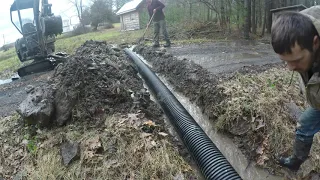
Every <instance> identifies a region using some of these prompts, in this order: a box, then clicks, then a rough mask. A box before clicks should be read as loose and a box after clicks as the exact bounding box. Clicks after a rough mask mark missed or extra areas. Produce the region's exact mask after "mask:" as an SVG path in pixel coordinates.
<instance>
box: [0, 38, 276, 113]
mask: <svg viewBox="0 0 320 180" xmlns="http://www.w3.org/2000/svg"><path fill="white" fill-rule="evenodd" d="M168 52H170V53H171V54H173V55H174V56H177V57H178V58H179V59H183V58H187V59H188V60H192V61H193V62H195V63H197V64H199V65H200V66H202V67H204V68H206V69H208V70H209V71H210V72H212V73H214V74H220V73H222V74H224V75H226V74H228V73H229V72H234V71H235V70H241V71H242V72H244V73H246V72H250V71H252V70H253V69H252V68H243V67H244V66H248V65H263V64H273V63H279V62H280V61H279V59H278V57H276V55H275V54H274V53H273V51H272V49H271V46H270V44H263V43H260V42H256V41H244V40H239V41H236V42H216V43H215V42H212V43H204V44H189V45H177V46H173V47H172V48H170V49H168ZM268 66H272V65H268ZM268 66H263V67H262V69H261V68H256V69H261V70H264V69H266V67H267V68H268ZM261 70H259V71H261ZM51 73H52V72H51ZM49 78H50V73H44V74H37V75H32V76H28V77H24V78H22V79H21V80H18V81H14V82H12V83H9V84H2V85H0V117H5V116H8V115H10V114H12V113H14V112H15V109H16V108H17V107H18V106H17V105H18V104H20V103H21V102H22V100H23V99H24V97H25V96H26V93H25V88H26V86H28V85H34V86H37V85H39V84H41V83H45V82H47V81H48V79H49Z"/></svg>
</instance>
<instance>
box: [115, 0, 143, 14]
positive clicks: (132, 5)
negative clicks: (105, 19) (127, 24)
mask: <svg viewBox="0 0 320 180" xmlns="http://www.w3.org/2000/svg"><path fill="white" fill-rule="evenodd" d="M142 2H143V0H133V1H130V2H128V3H126V4H125V5H123V6H122V7H121V8H120V10H119V11H118V12H117V15H121V14H125V13H129V12H132V11H135V10H137V9H138V7H139V5H140V4H141V3H142Z"/></svg>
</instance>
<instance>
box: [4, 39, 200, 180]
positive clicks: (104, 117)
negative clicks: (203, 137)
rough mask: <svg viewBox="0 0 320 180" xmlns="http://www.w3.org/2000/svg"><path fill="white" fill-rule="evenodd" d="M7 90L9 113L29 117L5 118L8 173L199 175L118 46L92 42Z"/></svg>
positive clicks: (35, 175) (11, 175) (36, 175)
mask: <svg viewBox="0 0 320 180" xmlns="http://www.w3.org/2000/svg"><path fill="white" fill-rule="evenodd" d="M27 83H30V84H28V86H27V87H26V85H27ZM2 89H3V92H4V95H3V97H4V98H8V99H10V97H9V96H6V94H10V93H12V95H13V96H15V97H16V99H15V100H12V101H10V102H9V103H10V105H11V109H10V112H2V115H3V116H5V115H12V114H13V113H14V111H15V110H16V109H18V113H19V114H20V116H21V117H20V116H18V115H15V116H12V117H9V118H3V119H2V118H1V120H0V135H1V136H0V149H1V150H0V179H1V178H5V179H17V178H19V177H21V178H25V177H26V178H28V179H47V177H48V176H51V177H54V178H55V179H61V177H64V178H66V177H69V178H71V179H113V178H115V179H128V178H130V179H132V178H134V179H135V178H137V179H174V178H175V177H183V178H187V179H190V178H191V179H198V178H197V175H196V172H195V171H194V170H192V169H193V168H191V167H190V166H191V165H192V164H193V162H192V160H191V158H190V156H189V155H188V153H186V149H185V148H184V147H183V145H182V144H181V143H180V142H179V141H177V140H176V139H174V138H173V137H172V136H170V135H169V132H168V131H167V128H165V126H166V124H165V122H164V118H163V113H162V111H161V109H160V108H159V107H158V105H157V104H156V103H154V102H153V101H151V99H150V95H149V93H148V92H147V90H146V89H145V88H144V86H143V81H142V80H141V79H140V78H139V76H138V74H137V72H136V71H135V69H134V68H133V67H132V65H131V64H130V61H128V60H127V56H126V55H125V53H124V52H123V51H121V49H119V48H117V47H115V46H112V45H109V44H107V43H106V42H97V41H87V42H86V43H84V44H83V45H82V46H81V47H79V48H78V49H77V51H76V53H75V54H74V55H72V56H70V57H69V58H68V60H67V61H66V62H65V63H64V64H63V65H62V64H60V65H58V67H57V68H56V69H55V70H54V71H53V72H50V73H47V74H42V75H41V76H38V77H36V76H35V75H34V76H30V77H26V78H24V79H22V80H20V81H17V82H14V83H12V84H7V85H3V86H2ZM12 95H11V96H12ZM18 95H19V96H18ZM19 98H21V99H20V100H19ZM5 101H6V100H5V99H3V101H1V103H3V105H4V106H5V105H6V104H5V103H6V102H5ZM21 101H22V103H21V104H20V105H19V107H18V106H17V105H18V104H19V103H20V102H21ZM17 107H18V108H17ZM9 132H13V134H11V133H9ZM58 154H61V157H60V156H59V155H58ZM127 160H128V161H127ZM169 160H170V161H169ZM48 161H49V162H48ZM61 161H62V162H63V165H64V166H61V165H60V163H61ZM52 163H56V164H52ZM69 165H70V166H69ZM75 166H76V168H77V169H74V167H75ZM44 169H47V170H44ZM106 169H109V171H105V170H106ZM111 169H112V170H111ZM43 170H44V171H43ZM119 172H120V173H119ZM69 178H67V179H69Z"/></svg>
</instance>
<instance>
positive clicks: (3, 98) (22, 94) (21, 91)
mask: <svg viewBox="0 0 320 180" xmlns="http://www.w3.org/2000/svg"><path fill="white" fill-rule="evenodd" d="M50 76H51V72H49V73H39V74H35V75H30V76H26V77H24V78H22V79H19V80H16V81H13V82H11V79H7V80H1V81H0V118H1V117H5V116H9V115H12V114H13V113H15V112H16V109H17V107H18V105H19V104H20V103H21V102H22V100H24V99H25V98H26V95H27V93H26V91H25V88H26V87H27V86H28V85H33V86H37V85H39V84H41V83H44V82H46V81H47V80H48V78H49V77H50ZM10 82H11V83H10Z"/></svg>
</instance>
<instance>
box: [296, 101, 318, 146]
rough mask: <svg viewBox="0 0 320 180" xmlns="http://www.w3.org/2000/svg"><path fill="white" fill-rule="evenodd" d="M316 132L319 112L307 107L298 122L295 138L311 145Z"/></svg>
mask: <svg viewBox="0 0 320 180" xmlns="http://www.w3.org/2000/svg"><path fill="white" fill-rule="evenodd" d="M318 131H320V110H317V109H314V108H312V107H309V108H307V109H306V111H305V112H304V113H303V114H302V115H301V116H300V118H299V120H298V123H297V129H296V138H298V139H299V140H301V141H303V142H305V143H312V140H313V136H314V134H316V133H317V132H318Z"/></svg>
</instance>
